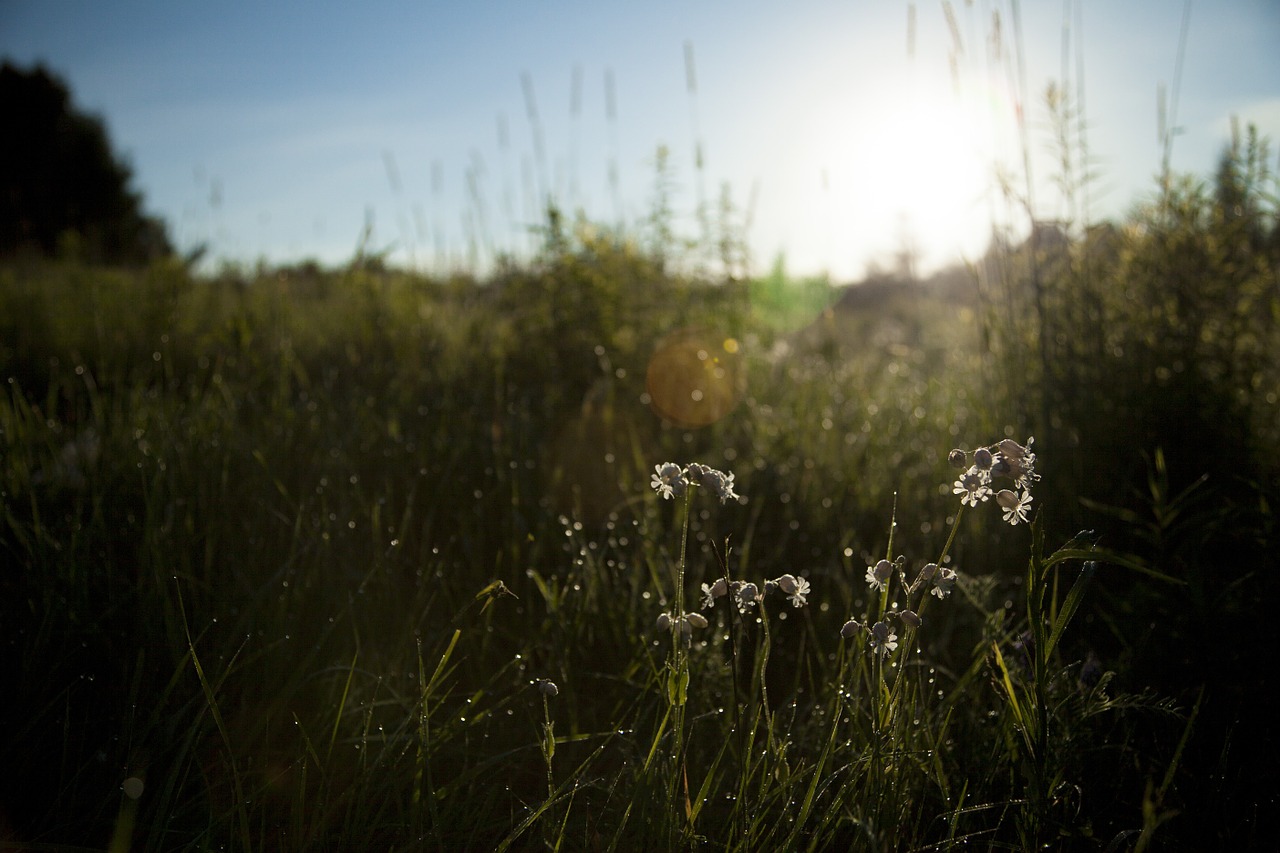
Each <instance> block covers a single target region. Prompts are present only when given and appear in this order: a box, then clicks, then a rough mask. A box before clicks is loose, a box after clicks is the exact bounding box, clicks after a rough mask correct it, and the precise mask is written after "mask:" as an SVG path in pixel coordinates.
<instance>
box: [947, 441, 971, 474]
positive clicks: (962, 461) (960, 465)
mask: <svg viewBox="0 0 1280 853" xmlns="http://www.w3.org/2000/svg"><path fill="white" fill-rule="evenodd" d="M947 464H948V465H950V466H951V467H952V468H955V469H956V470H957V471H963V470H964V468H965V466H966V465H968V464H969V463H968V461H967V457H966V455H965V452H964V451H963V450H961V449H960V448H958V447H957V448H956V449H955V450H953V451H951V452H950V453H948V454H947Z"/></svg>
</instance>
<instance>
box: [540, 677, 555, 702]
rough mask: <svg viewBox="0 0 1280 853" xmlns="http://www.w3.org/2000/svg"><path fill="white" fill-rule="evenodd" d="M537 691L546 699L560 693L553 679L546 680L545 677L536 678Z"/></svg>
mask: <svg viewBox="0 0 1280 853" xmlns="http://www.w3.org/2000/svg"><path fill="white" fill-rule="evenodd" d="M538 692H539V693H541V694H542V695H543V696H546V697H547V698H548V699H553V698H555V697H556V696H559V695H560V688H559V687H556V683H555V682H554V681H548V680H547V679H545V678H540V679H538Z"/></svg>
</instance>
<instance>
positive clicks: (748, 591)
mask: <svg viewBox="0 0 1280 853" xmlns="http://www.w3.org/2000/svg"><path fill="white" fill-rule="evenodd" d="M733 596H734V598H735V599H736V602H735V603H736V604H737V605H738V611H739V612H740V613H746V612H747V608H748V607H751V606H753V605H754V604H755V603H756V600H757V599H758V598H759V597H760V589H759V588H758V587H757V586H756V585H755V584H753V583H741V582H737V583H735V584H734V590H733Z"/></svg>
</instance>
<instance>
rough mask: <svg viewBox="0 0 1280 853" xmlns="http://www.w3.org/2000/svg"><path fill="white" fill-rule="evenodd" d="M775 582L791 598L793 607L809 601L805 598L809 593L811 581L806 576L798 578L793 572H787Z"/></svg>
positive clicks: (801, 605) (802, 605) (803, 604)
mask: <svg viewBox="0 0 1280 853" xmlns="http://www.w3.org/2000/svg"><path fill="white" fill-rule="evenodd" d="M774 583H775V584H777V586H778V589H780V590H782V592H783V594H784V595H786V596H787V599H788V600H790V602H791V606H792V607H804V606H805V604H807V603H808V599H807V598H805V596H807V595H808V594H809V582H808V581H807V580H805V579H804V578H798V577H796V576H795V575H792V574H786V575H783V576H782V577H779V578H776V579H775V580H774Z"/></svg>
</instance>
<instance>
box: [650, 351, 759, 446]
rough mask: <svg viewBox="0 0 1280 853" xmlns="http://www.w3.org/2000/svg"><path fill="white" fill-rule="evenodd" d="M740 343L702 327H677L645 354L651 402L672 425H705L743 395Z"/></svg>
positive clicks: (728, 409) (743, 378)
mask: <svg viewBox="0 0 1280 853" xmlns="http://www.w3.org/2000/svg"><path fill="white" fill-rule="evenodd" d="M740 351H741V346H740V345H739V343H738V341H736V340H734V339H733V338H726V337H724V336H723V335H716V334H714V333H712V332H709V331H705V330H701V329H680V330H678V331H675V332H672V333H671V334H669V335H667V336H666V337H665V338H663V339H662V340H661V341H659V343H658V345H657V347H656V348H655V349H654V353H653V357H652V358H650V359H649V368H648V371H647V373H646V375H645V390H647V391H648V393H649V401H650V403H649V404H650V406H651V407H652V408H653V410H654V411H655V412H656V413H657V414H658V415H659V416H661V417H662V418H663V419H664V420H666V421H668V422H670V423H672V424H675V425H676V426H680V427H686V428H693V427H704V426H709V425H711V424H713V423H715V422H716V421H718V420H720V419H721V418H723V417H724V416H725V415H727V414H729V412H731V411H732V410H733V408H734V407H735V406H736V405H737V404H738V400H739V399H741V397H742V391H743V387H744V385H745V381H744V380H745V377H744V375H743V371H742V365H741V352H740Z"/></svg>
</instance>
